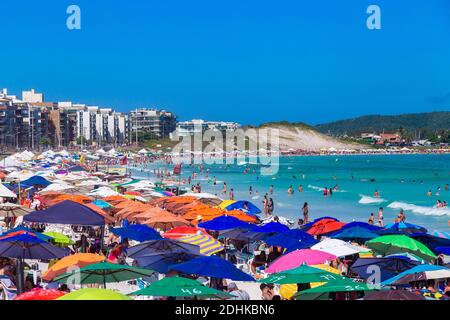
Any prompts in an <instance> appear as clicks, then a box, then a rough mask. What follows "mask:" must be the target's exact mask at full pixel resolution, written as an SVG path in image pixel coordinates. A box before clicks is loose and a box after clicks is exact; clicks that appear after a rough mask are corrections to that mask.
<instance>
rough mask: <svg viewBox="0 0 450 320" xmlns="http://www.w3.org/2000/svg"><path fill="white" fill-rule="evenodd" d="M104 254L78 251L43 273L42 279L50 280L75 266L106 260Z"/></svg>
mask: <svg viewBox="0 0 450 320" xmlns="http://www.w3.org/2000/svg"><path fill="white" fill-rule="evenodd" d="M105 259H106V258H105V257H104V256H101V255H98V254H94V253H76V254H74V255H71V256H67V257H64V258H62V259H60V260H58V261H57V262H56V263H55V264H54V265H52V266H51V267H50V268H48V270H47V271H46V272H45V273H44V274H43V275H42V279H44V280H45V281H47V282H49V281H51V280H53V279H54V278H55V277H57V276H59V275H61V274H63V273H66V272H68V271H70V270H71V269H75V268H80V269H81V268H83V267H85V266H88V265H90V264H93V263H98V262H101V261H104V260H105Z"/></svg>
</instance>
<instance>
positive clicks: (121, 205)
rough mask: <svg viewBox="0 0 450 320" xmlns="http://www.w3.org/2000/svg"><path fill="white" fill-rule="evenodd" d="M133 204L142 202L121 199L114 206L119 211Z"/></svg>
mask: <svg viewBox="0 0 450 320" xmlns="http://www.w3.org/2000/svg"><path fill="white" fill-rule="evenodd" d="M135 205H142V202H136V201H133V200H126V201H122V202H120V203H118V204H117V205H116V206H115V208H116V209H119V211H120V210H122V209H125V208H130V207H132V206H135Z"/></svg>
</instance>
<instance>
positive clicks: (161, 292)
mask: <svg viewBox="0 0 450 320" xmlns="http://www.w3.org/2000/svg"><path fill="white" fill-rule="evenodd" d="M130 295H138V296H154V297H205V298H232V297H233V295H231V294H229V293H226V292H223V291H219V290H216V289H213V288H209V287H206V286H204V285H202V284H201V283H200V282H199V281H196V280H192V279H187V278H183V277H166V278H163V279H162V280H159V281H156V282H154V283H152V284H151V285H149V286H148V287H146V288H144V289H141V290H138V291H135V292H133V293H130Z"/></svg>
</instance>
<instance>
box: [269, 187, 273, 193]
mask: <svg viewBox="0 0 450 320" xmlns="http://www.w3.org/2000/svg"><path fill="white" fill-rule="evenodd" d="M269 193H270V195H272V194H273V185H272V186H270V188H269Z"/></svg>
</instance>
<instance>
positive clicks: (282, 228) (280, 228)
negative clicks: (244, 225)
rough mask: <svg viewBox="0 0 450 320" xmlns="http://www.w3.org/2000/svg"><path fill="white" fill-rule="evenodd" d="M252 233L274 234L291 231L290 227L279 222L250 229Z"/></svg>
mask: <svg viewBox="0 0 450 320" xmlns="http://www.w3.org/2000/svg"><path fill="white" fill-rule="evenodd" d="M249 231H251V232H263V233H274V232H279V233H281V232H286V231H289V227H288V226H286V225H284V224H282V223H279V222H269V223H266V224H264V225H262V226H256V227H253V228H252V229H250V230H249Z"/></svg>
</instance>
